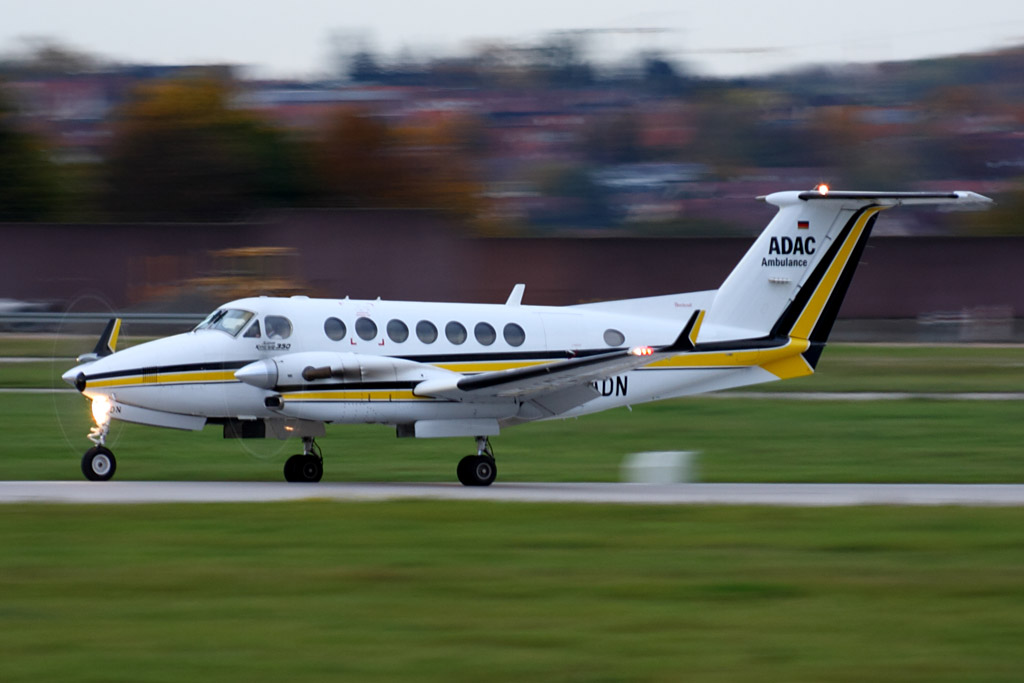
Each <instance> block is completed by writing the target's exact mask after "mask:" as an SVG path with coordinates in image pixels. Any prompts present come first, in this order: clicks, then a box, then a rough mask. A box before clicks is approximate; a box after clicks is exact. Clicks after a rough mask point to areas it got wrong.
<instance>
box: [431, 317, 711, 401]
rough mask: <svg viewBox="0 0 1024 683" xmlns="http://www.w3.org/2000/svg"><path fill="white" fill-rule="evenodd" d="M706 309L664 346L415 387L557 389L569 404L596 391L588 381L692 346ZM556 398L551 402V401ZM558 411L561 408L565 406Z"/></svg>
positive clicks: (442, 392) (536, 392) (497, 392)
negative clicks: (671, 341)
mask: <svg viewBox="0 0 1024 683" xmlns="http://www.w3.org/2000/svg"><path fill="white" fill-rule="evenodd" d="M703 318H704V311H695V312H694V313H693V315H692V316H690V320H689V322H687V323H686V326H685V327H684V328H683V331H682V332H681V333H680V334H679V336H678V337H677V338H676V340H675V341H674V342H673V343H672V344H670V345H668V346H663V347H658V348H655V347H651V346H634V347H632V348H629V349H616V350H614V351H608V352H606V353H599V354H596V355H592V356H583V357H580V358H570V359H568V360H563V361H557V362H554V363H548V364H546V365H538V366H532V367H528V368H516V369H513V370H498V371H495V372H484V373H481V374H478V375H470V376H459V377H452V378H448V377H446V378H439V379H430V380H426V381H424V382H421V383H420V384H418V385H417V386H416V387H415V389H413V393H414V394H416V395H417V396H433V397H437V398H447V399H453V400H457V401H474V400H486V399H488V398H496V399H500V398H518V399H523V400H536V399H540V398H541V397H544V396H548V395H551V394H558V395H559V396H558V397H556V398H557V400H555V401H554V402H553V403H554V404H557V405H559V406H564V405H565V404H566V403H570V404H571V405H567V406H565V407H564V408H563V411H564V410H568V409H569V408H571V407H574V406H576V405H580V404H582V403H585V402H586V401H588V400H590V399H591V398H594V397H595V396H597V393H596V392H594V391H593V390H592V388H591V387H590V383H591V382H594V381H596V380H601V379H606V378H608V377H611V376H612V375H616V374H619V373H623V372H628V371H629V370H634V369H636V368H639V367H642V366H644V365H648V364H649V363H652V362H653V361H656V360H658V359H659V358H664V357H667V356H672V355H675V354H678V353H685V352H687V351H691V350H693V348H694V344H695V341H696V338H697V333H698V332H699V326H700V321H701V320H703ZM547 403H549V404H550V403H552V402H547ZM563 411H558V412H563Z"/></svg>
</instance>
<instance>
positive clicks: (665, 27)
mask: <svg viewBox="0 0 1024 683" xmlns="http://www.w3.org/2000/svg"><path fill="white" fill-rule="evenodd" d="M0 16H2V21H0V53H10V52H15V51H19V50H22V49H24V45H25V43H24V40H23V39H25V38H33V37H45V38H53V39H57V40H59V41H61V42H64V43H66V44H68V45H69V46H71V47H75V48H78V49H81V50H85V51H88V52H92V53H97V54H99V55H102V56H105V57H109V58H112V59H116V60H119V61H129V62H148V63H159V64H191V63H211V62H216V63H223V62H230V63H237V64H244V65H250V66H253V67H256V68H257V73H258V74H260V75H273V76H300V77H303V76H315V75H323V74H324V73H326V72H327V70H328V68H329V64H330V63H329V59H330V55H331V54H332V37H338V36H341V37H347V38H350V39H353V38H355V37H360V39H361V40H363V41H364V44H365V45H366V46H367V47H369V48H372V49H374V50H376V51H379V52H382V53H385V54H395V53H396V52H398V50H400V49H402V48H403V47H407V48H410V49H411V50H412V51H413V52H414V53H427V54H430V53H434V54H442V53H443V54H453V53H456V54H457V53H459V52H460V51H464V50H465V49H466V48H467V46H470V45H472V44H473V43H474V42H480V41H495V40H499V41H506V42H515V43H531V42H535V41H537V40H538V39H539V38H541V37H543V36H544V35H545V34H546V33H549V32H552V31H559V30H569V29H621V30H622V31H621V32H615V33H601V34H595V35H592V36H591V37H589V38H588V41H589V42H588V45H589V47H590V50H591V53H590V55H589V56H590V57H592V58H600V57H601V56H603V55H621V54H625V53H629V52H633V51H637V50H659V51H661V52H664V53H665V54H667V55H669V56H670V57H673V58H675V59H677V60H679V61H682V62H685V63H687V64H688V65H690V66H691V67H692V68H694V69H696V70H698V71H700V72H701V73H705V74H714V75H734V74H742V73H763V72H766V71H771V70H776V69H780V68H787V67H791V66H793V65H796V64H806V63H835V62H851V61H852V62H864V61H879V60H902V59H910V58H915V57H921V56H931V55H941V54H952V53H960V52H969V51H978V50H985V49H992V48H1003V47H1008V46H1010V45H1014V44H1022V43H1024V1H1022V0H958V1H956V2H954V1H947V0H859V1H858V2H834V3H827V2H814V1H807V0H801V1H799V2H795V1H790V0H775V1H774V2H768V1H765V2H751V1H748V0H733V1H731V2H730V1H729V0H617V1H613V0H586V1H582V0H519V1H518V2H515V3H505V2H498V1H495V0H431V1H410V0H361V1H356V0H348V1H346V2H341V1H339V0H333V1H332V0H288V1H287V2H285V1H281V0H277V1H274V2H270V1H269V0H131V2H125V1H124V0H4V3H3V11H2V12H0ZM652 28H656V29H660V32H656V33H650V32H639V33H637V32H628V31H626V29H652ZM342 42H347V44H350V45H353V44H355V42H354V41H353V40H349V41H342Z"/></svg>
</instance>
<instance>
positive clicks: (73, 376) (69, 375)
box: [60, 367, 85, 391]
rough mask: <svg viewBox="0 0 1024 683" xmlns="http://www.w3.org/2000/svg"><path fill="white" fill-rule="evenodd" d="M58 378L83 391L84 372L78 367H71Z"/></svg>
mask: <svg viewBox="0 0 1024 683" xmlns="http://www.w3.org/2000/svg"><path fill="white" fill-rule="evenodd" d="M60 378H61V379H62V380H64V381H65V382H67V383H68V384H70V385H71V386H73V387H74V388H75V389H78V390H79V391H83V390H84V389H85V373H84V372H82V371H81V370H80V369H79V368H78V367H73V368H71V369H70V370H68V371H67V372H65V373H64V374H63V375H61V376H60Z"/></svg>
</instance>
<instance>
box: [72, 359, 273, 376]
mask: <svg viewBox="0 0 1024 683" xmlns="http://www.w3.org/2000/svg"><path fill="white" fill-rule="evenodd" d="M252 362H253V361H252V360H237V361H224V362H222V363H183V364H181V365H157V366H146V367H144V368H133V369H130V370H114V371H112V372H98V373H96V374H95V375H90V374H88V373H86V377H87V378H88V379H90V380H100V379H113V378H115V377H130V376H132V375H142V374H150V373H154V372H155V373H157V374H158V375H169V374H171V373H179V372H204V371H216V370H238V369H239V368H243V367H245V366H246V365H248V364H249V363H252Z"/></svg>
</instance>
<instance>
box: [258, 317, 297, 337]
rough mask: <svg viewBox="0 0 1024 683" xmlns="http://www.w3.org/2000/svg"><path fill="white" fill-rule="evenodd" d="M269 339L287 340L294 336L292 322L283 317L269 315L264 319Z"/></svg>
mask: <svg viewBox="0 0 1024 683" xmlns="http://www.w3.org/2000/svg"><path fill="white" fill-rule="evenodd" d="M263 326H264V327H266V328H267V339H287V338H288V337H290V336H292V321H291V320H288V318H285V317H284V316H283V315H268V316H267V317H266V318H264V319H263Z"/></svg>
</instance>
